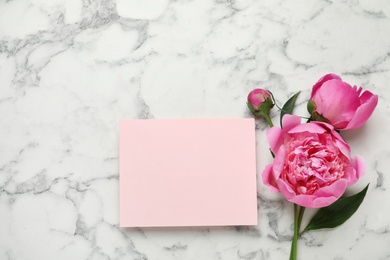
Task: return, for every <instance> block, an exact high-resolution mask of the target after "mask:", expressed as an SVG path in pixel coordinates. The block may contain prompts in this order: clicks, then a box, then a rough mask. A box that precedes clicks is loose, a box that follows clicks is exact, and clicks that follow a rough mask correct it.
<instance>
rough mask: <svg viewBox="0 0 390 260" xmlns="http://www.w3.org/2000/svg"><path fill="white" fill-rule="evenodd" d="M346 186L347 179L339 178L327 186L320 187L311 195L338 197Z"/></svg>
mask: <svg viewBox="0 0 390 260" xmlns="http://www.w3.org/2000/svg"><path fill="white" fill-rule="evenodd" d="M347 186H348V180H346V179H339V180H337V181H335V182H334V183H332V184H331V185H329V186H325V187H322V188H320V189H319V190H318V191H316V192H315V193H314V194H313V195H314V196H316V197H329V196H334V197H336V198H340V197H341V196H342V195H343V194H344V192H345V189H346V188H347Z"/></svg>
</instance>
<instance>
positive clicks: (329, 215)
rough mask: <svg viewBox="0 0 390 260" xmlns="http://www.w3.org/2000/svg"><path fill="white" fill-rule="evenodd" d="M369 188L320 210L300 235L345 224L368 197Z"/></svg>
mask: <svg viewBox="0 0 390 260" xmlns="http://www.w3.org/2000/svg"><path fill="white" fill-rule="evenodd" d="M368 186H369V184H368V185H367V186H366V187H365V188H364V189H363V190H362V191H361V192H359V193H357V194H355V195H353V196H350V197H341V198H340V199H338V200H337V201H335V202H334V203H333V204H331V205H329V206H327V207H325V208H321V209H320V210H318V212H317V213H316V214H315V215H314V217H313V218H312V219H311V220H310V222H309V224H308V225H307V227H305V229H304V230H303V231H302V232H301V233H300V235H302V234H303V233H305V232H307V231H309V230H317V229H322V228H334V227H337V226H340V225H341V224H343V223H344V222H345V221H347V220H348V219H349V218H350V217H351V216H352V215H353V214H354V213H355V212H356V210H357V209H358V208H359V206H360V204H361V203H362V201H363V199H364V197H365V196H366V192H367V189H368Z"/></svg>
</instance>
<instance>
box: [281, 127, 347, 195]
mask: <svg viewBox="0 0 390 260" xmlns="http://www.w3.org/2000/svg"><path fill="white" fill-rule="evenodd" d="M334 142H335V140H333V137H332V136H331V135H330V134H328V133H324V134H313V133H309V132H302V133H293V134H288V135H286V136H285V139H284V145H285V147H286V152H287V156H286V160H285V162H284V166H283V171H282V174H281V178H282V179H283V180H285V181H286V182H287V183H289V184H290V186H291V188H292V189H293V190H294V191H295V192H296V193H297V194H308V195H311V194H313V193H314V192H316V191H317V190H318V189H319V188H321V187H324V186H329V185H331V184H332V183H334V182H335V181H337V180H339V179H340V178H342V177H343V176H344V174H345V172H346V168H347V167H348V166H349V164H350V162H349V160H348V158H347V157H346V156H345V155H344V154H342V153H341V151H340V150H339V149H338V148H337V146H336V145H335V143H334Z"/></svg>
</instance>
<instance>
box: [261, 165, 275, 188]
mask: <svg viewBox="0 0 390 260" xmlns="http://www.w3.org/2000/svg"><path fill="white" fill-rule="evenodd" d="M261 177H262V179H263V183H264V184H265V185H268V186H269V188H270V190H271V191H273V192H279V190H278V188H277V184H276V181H275V179H274V177H273V173H272V164H269V165H267V166H266V167H265V169H264V171H263V173H262V175H261Z"/></svg>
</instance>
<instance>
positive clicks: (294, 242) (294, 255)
mask: <svg viewBox="0 0 390 260" xmlns="http://www.w3.org/2000/svg"><path fill="white" fill-rule="evenodd" d="M302 215H303V214H302ZM298 222H299V216H298V205H297V204H295V203H294V237H293V240H292V243H291V253H290V260H296V259H297V245H298V233H299V223H298Z"/></svg>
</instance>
